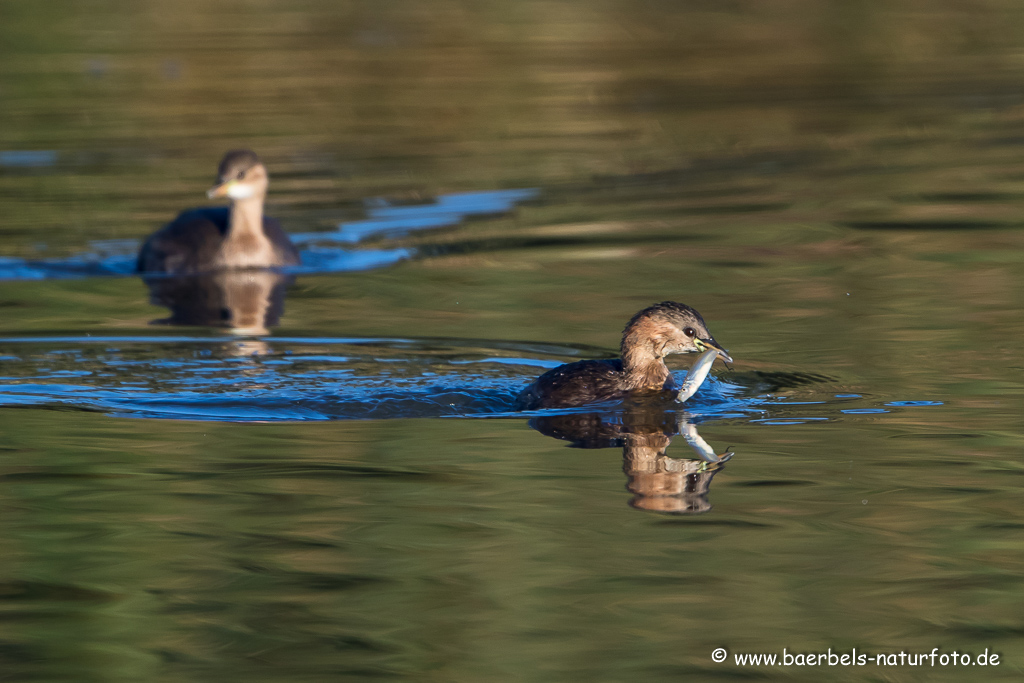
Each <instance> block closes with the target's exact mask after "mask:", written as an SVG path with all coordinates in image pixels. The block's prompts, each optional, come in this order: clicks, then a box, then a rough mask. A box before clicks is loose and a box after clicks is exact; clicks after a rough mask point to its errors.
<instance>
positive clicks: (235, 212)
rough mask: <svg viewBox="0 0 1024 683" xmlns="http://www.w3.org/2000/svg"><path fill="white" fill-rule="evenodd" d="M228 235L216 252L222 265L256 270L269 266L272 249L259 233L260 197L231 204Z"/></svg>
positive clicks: (261, 213)
mask: <svg viewBox="0 0 1024 683" xmlns="http://www.w3.org/2000/svg"><path fill="white" fill-rule="evenodd" d="M230 211H231V212H230V218H229V221H228V234H227V237H226V238H225V240H224V243H223V245H222V246H221V250H220V259H221V262H222V265H224V266H228V267H231V268H245V267H251V268H258V267H261V266H262V267H265V266H268V265H273V260H274V248H273V245H272V244H271V243H270V240H269V239H267V235H266V233H264V232H263V197H253V198H250V199H243V200H237V201H234V202H232V203H231V210H230Z"/></svg>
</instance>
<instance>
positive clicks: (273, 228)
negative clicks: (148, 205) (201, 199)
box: [135, 206, 299, 275]
mask: <svg viewBox="0 0 1024 683" xmlns="http://www.w3.org/2000/svg"><path fill="white" fill-rule="evenodd" d="M230 226H231V209H230V208H229V207H227V206H211V207H204V208H197V209H188V210H186V211H182V212H181V213H180V214H179V215H178V217H177V218H175V219H174V220H173V221H171V222H170V223H168V224H167V225H165V226H164V227H163V228H161V229H160V230H158V231H156V232H155V233H153V234H152V235H150V236H149V239H147V240H146V242H145V243H144V244H143V245H142V249H141V250H140V251H139V257H138V260H137V261H136V263H135V270H136V271H137V272H139V273H173V274H175V275H188V274H193V273H201V272H206V271H210V270H216V269H217V268H222V267H224V266H223V265H221V264H220V263H219V262H218V259H219V258H220V254H221V247H222V246H223V244H224V241H225V240H226V239H227V236H228V231H229V230H230ZM263 234H264V235H266V237H267V239H268V240H269V241H270V243H271V244H272V245H273V248H274V252H275V254H276V256H277V261H278V264H279V265H282V266H294V265H298V263H299V252H298V250H297V249H296V248H295V246H294V245H293V244H292V243H291V240H289V239H288V234H287V233H286V232H285V231H284V228H283V227H281V224H280V223H279V222H278V221H277V219H275V218H271V217H269V216H264V217H263Z"/></svg>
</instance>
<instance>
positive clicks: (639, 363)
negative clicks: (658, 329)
mask: <svg viewBox="0 0 1024 683" xmlns="http://www.w3.org/2000/svg"><path fill="white" fill-rule="evenodd" d="M644 336H645V335H643V334H642V333H640V332H639V331H637V330H626V333H625V335H623V338H622V369H623V371H625V373H626V385H627V388H628V389H630V390H636V389H648V390H652V391H659V390H661V389H662V388H664V386H665V383H666V382H667V381H668V380H669V378H670V377H671V373H669V371H668V366H667V365H665V361H664V356H663V355H662V354H660V353H658V351H657V350H656V349H655V347H654V344H653V342H652V341H651V340H650V339H645V338H644Z"/></svg>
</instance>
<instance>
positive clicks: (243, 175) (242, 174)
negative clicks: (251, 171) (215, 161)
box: [236, 171, 245, 180]
mask: <svg viewBox="0 0 1024 683" xmlns="http://www.w3.org/2000/svg"><path fill="white" fill-rule="evenodd" d="M236 177H237V178H238V179H239V180H241V179H242V178H244V177H245V171H239V172H238V175H237V176H236Z"/></svg>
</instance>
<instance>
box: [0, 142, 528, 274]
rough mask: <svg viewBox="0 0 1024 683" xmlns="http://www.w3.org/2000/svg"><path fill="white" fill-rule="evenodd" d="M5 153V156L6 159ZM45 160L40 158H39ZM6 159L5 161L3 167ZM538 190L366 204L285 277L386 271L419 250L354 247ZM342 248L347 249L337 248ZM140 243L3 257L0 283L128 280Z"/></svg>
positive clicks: (304, 245) (308, 246) (507, 206)
mask: <svg viewBox="0 0 1024 683" xmlns="http://www.w3.org/2000/svg"><path fill="white" fill-rule="evenodd" d="M4 154H7V155H8V156H7V157H4V156H3V155H4ZM26 154H29V153H27V152H25V153H22V152H19V153H17V154H15V153H13V152H0V165H3V164H4V163H7V162H9V163H10V164H14V165H18V164H20V165H30V162H32V160H33V159H37V157H36V156H32V155H30V154H29V155H28V156H25V155H26ZM39 158H42V157H39ZM4 159H7V162H4ZM538 194H539V191H538V190H536V189H530V188H527V189H514V190H492V191H486V192H458V193H454V194H448V195H441V196H439V197H438V198H437V200H436V201H435V202H434V203H431V204H417V205H409V206H394V205H392V204H391V203H389V202H388V201H387V200H384V199H373V200H368V201H367V209H366V213H367V215H368V216H369V218H367V219H365V220H360V221H351V222H348V223H341V224H340V225H339V226H338V229H337V230H336V231H334V232H312V233H298V234H293V235H291V239H292V241H293V242H294V243H295V244H297V245H299V247H300V250H301V253H300V256H301V259H302V262H301V264H300V265H298V266H295V267H293V268H287V269H285V272H287V273H291V274H296V275H300V274H301V275H313V274H326V273H344V272H352V271H360V270H370V269H373V268H383V267H386V266H390V265H393V264H395V263H398V262H399V261H403V260H406V259H409V258H413V257H414V256H415V255H416V252H415V250H413V249H409V248H405V247H399V246H395V247H392V248H381V249H360V248H353V246H352V245H354V244H356V243H357V242H360V241H363V240H366V239H368V238H371V237H384V238H389V239H395V238H399V237H402V236H405V235H407V234H409V233H410V232H414V231H417V230H427V229H430V228H440V227H446V226H452V225H457V224H458V223H460V222H462V221H463V220H465V219H466V218H468V217H471V216H489V215H500V214H503V213H506V212H508V211H511V210H512V209H513V208H514V207H515V205H516V204H518V203H520V202H523V201H526V200H529V199H533V198H535V197H537V196H538ZM339 243H341V244H345V245H347V246H345V247H341V246H337V245H338V244H339ZM139 245H140V242H139V241H137V240H96V241H92V242H89V247H88V250H87V251H85V252H83V253H80V254H75V255H72V256H69V257H66V258H60V259H39V260H27V259H21V258H12V257H0V280H51V279H53V280H59V279H69V278H82V277H112V276H113V277H118V276H120V277H124V276H130V275H133V274H134V273H135V257H136V254H137V253H138V250H139Z"/></svg>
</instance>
